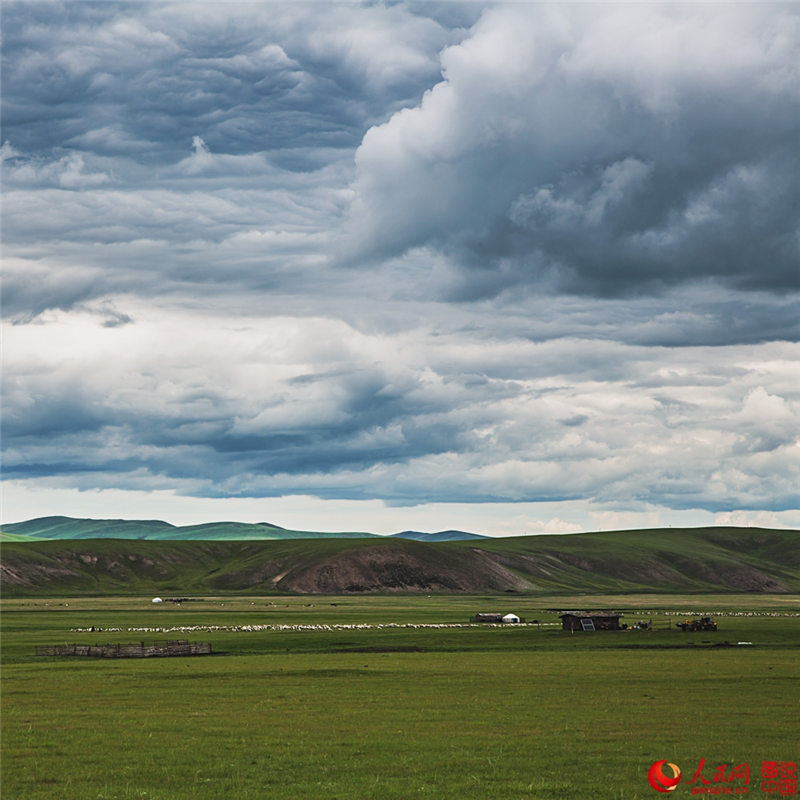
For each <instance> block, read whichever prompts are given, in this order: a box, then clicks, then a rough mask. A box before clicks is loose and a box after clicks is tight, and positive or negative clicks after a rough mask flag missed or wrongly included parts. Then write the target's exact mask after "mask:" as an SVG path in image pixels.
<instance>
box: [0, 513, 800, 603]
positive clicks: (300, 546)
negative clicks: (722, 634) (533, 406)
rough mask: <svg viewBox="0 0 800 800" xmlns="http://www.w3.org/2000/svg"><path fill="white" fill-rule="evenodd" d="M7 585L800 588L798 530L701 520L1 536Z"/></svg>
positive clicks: (48, 591)
mask: <svg viewBox="0 0 800 800" xmlns="http://www.w3.org/2000/svg"><path fill="white" fill-rule="evenodd" d="M0 574H1V575H2V581H3V591H4V593H5V595H6V596H14V595H17V596H19V595H37V594H38V595H56V594H106V593H108V594H119V593H127V594H136V593H140V592H141V593H150V592H152V593H159V594H180V595H186V594H190V593H191V594H216V593H221V592H222V593H225V592H230V593H252V594H272V593H301V594H305V593H308V594H314V593H324V594H340V593H358V592H427V593H431V592H464V593H480V592H495V593H496V592H533V593H535V592H541V593H552V592H581V591H585V592H648V591H654V592H666V593H669V592H675V593H680V592H691V593H698V592H771V593H776V592H784V593H792V592H800V534H798V532H796V531H779V530H766V529H753V528H747V529H736V528H706V529H685V530H674V529H669V530H650V531H626V532H614V533H591V534H573V535H569V536H529V537H516V538H508V539H481V540H469V541H456V542H437V543H430V542H418V541H411V540H405V539H400V538H394V537H379V538H374V539H295V540H287V541H280V540H279V541H263V542H242V541H235V542H219V541H195V542H179V541H161V542H153V541H140V540H114V539H96V540H91V541H88V540H57V541H36V542H9V543H6V544H4V545H3V548H2V558H1V559H0Z"/></svg>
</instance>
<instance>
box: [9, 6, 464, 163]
mask: <svg viewBox="0 0 800 800" xmlns="http://www.w3.org/2000/svg"><path fill="white" fill-rule="evenodd" d="M30 5H31V4H26V3H16V4H14V3H12V4H8V6H7V8H6V9H5V10H4V22H3V26H4V30H5V32H6V42H7V44H6V46H5V48H4V60H5V68H4V72H3V81H4V105H5V111H4V128H5V136H6V137H7V138H9V139H10V140H11V141H12V142H13V143H14V145H15V146H17V147H19V148H20V149H22V150H24V151H25V152H43V151H47V150H49V149H58V148H64V147H70V148H74V149H76V150H82V151H90V152H94V153H100V154H105V155H119V154H132V155H136V156H137V157H138V158H140V159H141V160H142V161H143V162H145V163H149V164H160V163H161V164H163V163H165V162H169V161H171V160H175V159H176V158H178V157H180V155H181V153H183V152H184V150H185V147H186V143H187V142H188V141H191V138H192V136H194V135H197V134H198V133H200V134H201V135H202V136H203V138H204V139H205V141H206V142H207V143H208V145H209V147H210V148H212V149H213V150H215V151H217V152H224V153H228V154H232V155H239V154H243V153H252V152H261V151H272V152H278V153H280V151H283V150H286V151H288V152H289V156H288V157H289V158H294V159H295V160H296V159H297V158H298V154H299V153H300V152H302V150H303V148H311V149H313V150H318V149H319V148H325V147H335V148H352V147H355V146H356V145H357V144H358V142H359V141H360V138H361V136H362V134H363V131H364V129H365V125H366V124H368V123H369V122H370V121H375V120H376V119H378V118H380V117H382V116H385V114H386V113H387V111H391V110H392V104H396V105H397V106H399V105H401V104H405V103H408V102H410V101H414V100H415V99H416V98H418V96H419V94H420V93H421V91H422V89H423V88H424V86H425V85H427V84H428V83H429V82H430V81H431V80H432V79H435V76H436V75H437V74H438V64H437V61H436V58H435V55H436V53H437V52H438V50H439V49H440V48H441V46H442V45H443V44H445V43H446V42H447V40H448V36H449V33H448V32H447V31H446V30H445V29H443V28H442V27H441V26H440V25H439V24H438V23H436V22H435V21H434V20H432V19H429V18H425V17H419V16H413V15H410V14H408V13H406V12H405V11H404V10H403V9H402V8H395V9H392V8H380V7H377V8H366V9H359V8H356V7H348V6H337V7H332V8H330V9H327V10H326V13H324V14H320V13H318V11H319V9H318V8H312V7H310V6H308V5H304V4H286V5H281V4H279V3H275V4H266V5H257V4H249V5H242V6H227V7H226V6H215V5H213V4H207V5H203V7H202V8H198V7H197V6H192V5H191V4H187V5H157V4H149V3H148V4H134V5H125V4H123V5H119V4H115V3H103V4H89V3H65V4H63V5H50V4H38V3H37V4H35V5H36V6H37V7H36V8H33V9H31V8H30ZM388 97H391V100H390V104H389V106H388V107H387V105H386V100H387V99H388ZM45 110H46V113H43V112H44V111H45ZM313 160H314V159H313V155H312V157H311V161H312V164H313ZM298 166H302V165H298Z"/></svg>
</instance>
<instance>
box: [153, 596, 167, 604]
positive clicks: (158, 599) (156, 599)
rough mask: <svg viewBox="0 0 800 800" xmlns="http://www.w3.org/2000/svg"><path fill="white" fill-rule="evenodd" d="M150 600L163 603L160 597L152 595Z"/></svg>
mask: <svg viewBox="0 0 800 800" xmlns="http://www.w3.org/2000/svg"><path fill="white" fill-rule="evenodd" d="M151 602H153V603H163V602H164V601H163V600H162V599H161V598H160V597H154V598H153V599H152V601H151Z"/></svg>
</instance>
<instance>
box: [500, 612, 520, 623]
mask: <svg viewBox="0 0 800 800" xmlns="http://www.w3.org/2000/svg"><path fill="white" fill-rule="evenodd" d="M503 622H505V623H509V622H511V623H516V622H519V617H518V616H517V615H516V614H506V615H505V616H504V617H503Z"/></svg>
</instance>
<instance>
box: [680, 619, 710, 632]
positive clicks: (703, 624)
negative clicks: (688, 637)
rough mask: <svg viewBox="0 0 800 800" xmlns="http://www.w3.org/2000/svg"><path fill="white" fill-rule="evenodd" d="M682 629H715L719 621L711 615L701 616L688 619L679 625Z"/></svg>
mask: <svg viewBox="0 0 800 800" xmlns="http://www.w3.org/2000/svg"><path fill="white" fill-rule="evenodd" d="M677 627H678V628H680V629H681V630H682V631H715V630H716V629H717V623H716V622H714V620H713V619H711V617H700V619H687V620H684V621H683V622H679V623H678V625H677Z"/></svg>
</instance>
